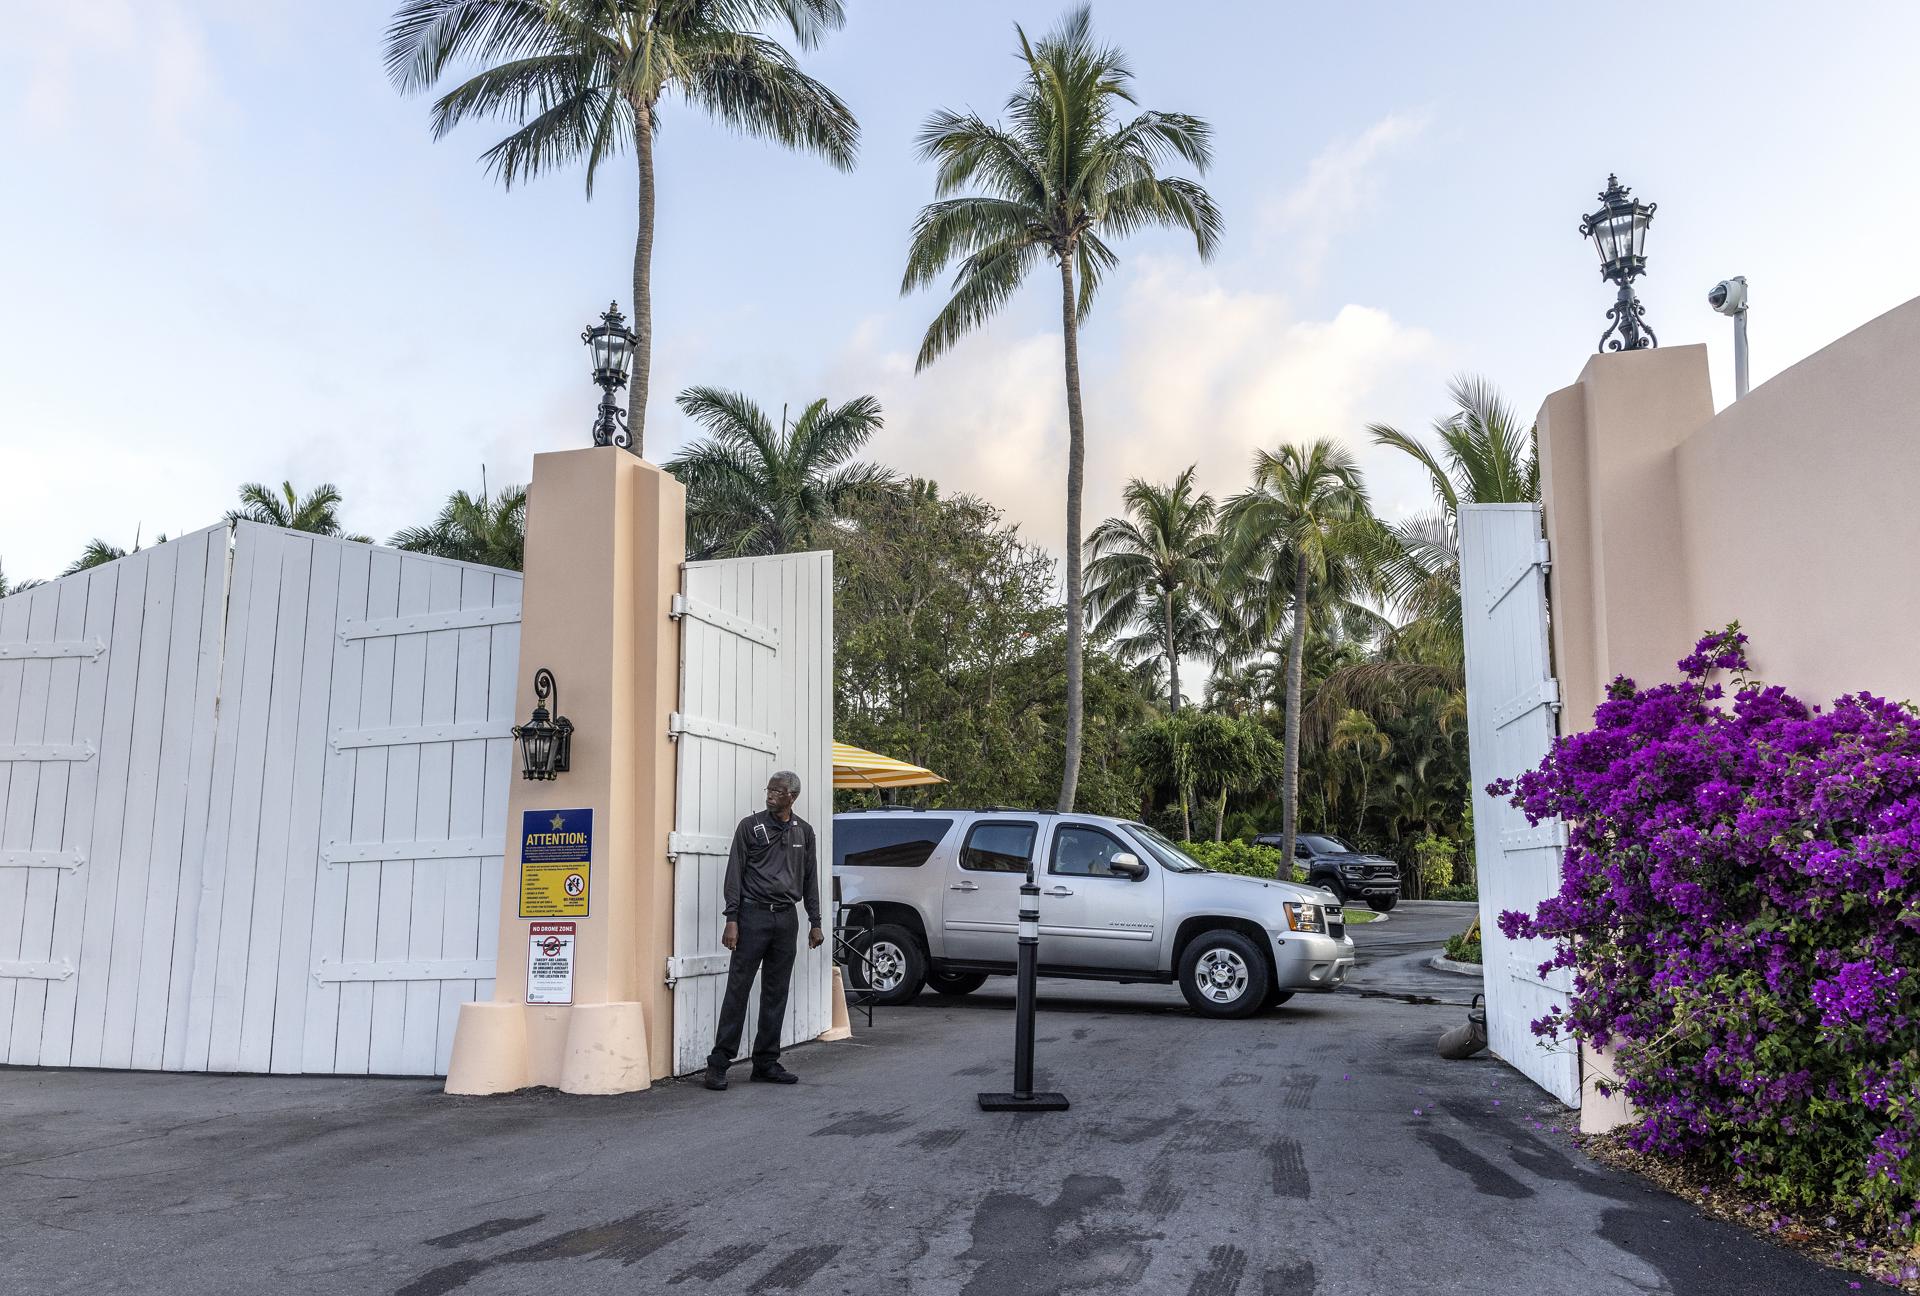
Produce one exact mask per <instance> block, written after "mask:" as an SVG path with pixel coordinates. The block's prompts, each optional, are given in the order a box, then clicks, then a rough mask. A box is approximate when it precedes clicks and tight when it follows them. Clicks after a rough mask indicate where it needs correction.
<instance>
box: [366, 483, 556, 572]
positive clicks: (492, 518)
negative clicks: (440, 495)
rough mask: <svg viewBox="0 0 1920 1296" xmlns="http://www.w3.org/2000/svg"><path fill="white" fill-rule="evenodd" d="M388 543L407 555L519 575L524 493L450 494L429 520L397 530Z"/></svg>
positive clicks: (514, 489)
mask: <svg viewBox="0 0 1920 1296" xmlns="http://www.w3.org/2000/svg"><path fill="white" fill-rule="evenodd" d="M388 543H389V544H391V545H392V546H393V547H394V548H396V549H405V550H408V551H409V552H411V553H424V554H433V555H434V556H435V557H439V558H457V559H459V560H460V561H461V562H471V563H484V564H485V565H487V566H489V567H505V568H507V569H509V570H511V571H519V570H520V569H521V568H522V567H523V566H525V564H526V548H527V488H526V487H524V486H503V487H501V488H500V489H499V490H498V491H495V492H494V493H493V494H491V495H489V494H488V493H487V492H486V491H484V490H483V491H481V492H480V493H479V494H478V495H469V494H467V492H465V491H463V490H462V491H455V492H454V493H453V494H452V495H449V496H448V497H447V502H446V505H445V507H443V508H442V509H441V510H440V513H439V515H438V516H436V517H435V518H434V519H433V521H431V522H429V523H427V524H426V525H425V526H413V527H407V528H405V529H404V530H401V531H397V532H395V533H394V535H393V538H392V539H391V540H389V541H388Z"/></svg>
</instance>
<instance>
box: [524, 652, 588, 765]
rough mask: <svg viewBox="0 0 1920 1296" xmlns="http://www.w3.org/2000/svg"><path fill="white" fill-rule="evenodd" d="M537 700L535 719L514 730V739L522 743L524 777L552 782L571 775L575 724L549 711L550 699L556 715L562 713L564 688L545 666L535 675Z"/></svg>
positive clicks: (535, 695) (534, 686)
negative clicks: (556, 778) (558, 776)
mask: <svg viewBox="0 0 1920 1296" xmlns="http://www.w3.org/2000/svg"><path fill="white" fill-rule="evenodd" d="M533 696H534V703H533V718H532V719H531V720H528V721H527V722H526V723H525V724H523V725H515V726H514V727H513V736H514V737H515V738H518V739H519V740H520V762H521V776H522V777H523V778H530V779H543V780H550V779H553V778H554V777H556V776H557V775H561V774H565V773H566V772H567V766H568V764H569V761H570V758H571V756H572V754H573V721H571V720H569V719H567V718H566V717H565V716H561V717H560V718H558V719H555V718H554V717H553V714H552V712H549V711H548V710H547V699H548V698H552V699H553V710H554V711H558V710H559V709H560V686H559V685H557V684H556V683H554V679H553V672H552V671H550V670H548V669H547V668H546V667H545V666H542V667H541V668H540V669H539V670H537V671H535V672H534V673H533Z"/></svg>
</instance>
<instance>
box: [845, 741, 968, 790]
mask: <svg viewBox="0 0 1920 1296" xmlns="http://www.w3.org/2000/svg"><path fill="white" fill-rule="evenodd" d="M945 782H946V780H945V779H943V778H941V777H940V776H939V775H938V774H935V773H934V772H933V771H932V770H930V769H922V768H920V767H919V766H918V765H909V764H907V763H906V762H905V761H902V760H895V759H894V758H893V757H891V756H882V755H881V754H880V753H878V752H870V751H867V750H866V749H865V748H862V747H853V746H850V745H848V744H847V743H842V742H837V743H835V744H834V745H833V785H834V786H835V787H837V788H892V787H918V786H919V785H921V784H923V783H945Z"/></svg>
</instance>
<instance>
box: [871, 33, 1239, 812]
mask: <svg viewBox="0 0 1920 1296" xmlns="http://www.w3.org/2000/svg"><path fill="white" fill-rule="evenodd" d="M1014 30H1015V32H1016V33H1017V34H1018V36H1019V38H1020V55H1021V58H1022V59H1023V60H1024V62H1025V64H1026V68H1025V73H1024V75H1023V77H1022V78H1021V82H1020V85H1019V87H1018V88H1017V89H1015V90H1014V92H1013V94H1012V95H1011V96H1010V97H1009V99H1008V100H1007V109H1006V111H1007V119H1008V124H1006V125H1004V126H1002V125H995V124H992V123H989V122H988V121H986V120H985V119H983V118H981V117H980V116H978V115H977V114H975V113H971V112H964V113H962V112H953V111H950V110H945V109H943V110H941V111H939V112H936V113H934V114H933V115H932V116H931V117H929V118H927V121H926V124H925V125H924V126H923V127H922V128H921V131H920V153H921V156H922V157H924V158H926V159H928V160H930V161H933V162H936V163H937V164H938V174H937V179H936V181H935V184H936V187H937V189H938V191H939V193H940V195H941V200H940V201H938V202H934V203H930V204H928V205H927V206H926V207H924V208H922V209H921V211H920V215H919V217H918V218H917V219H916V220H915V221H914V226H913V242H912V246H911V248H910V249H909V251H908V253H907V270H906V275H905V277H904V279H903V280H902V282H901V286H900V287H901V292H902V293H903V294H905V293H911V292H913V291H915V290H916V289H919V288H922V287H925V286H927V285H928V284H931V283H933V282H934V281H935V280H936V279H938V278H939V277H940V276H941V275H943V274H944V273H945V272H946V270H947V267H948V266H949V265H952V264H953V263H954V262H956V261H957V262H959V266H958V270H957V273H956V275H955V278H954V283H953V295H952V297H951V298H950V299H949V300H948V302H947V304H946V306H945V307H943V308H942V309H941V311H940V313H939V314H938V315H937V316H935V317H934V320H933V323H932V324H930V325H928V326H927V332H926V337H925V338H924V340H923V341H922V342H921V344H920V355H919V359H918V361H917V363H916V367H917V368H919V369H924V368H926V367H927V366H928V365H930V364H932V363H933V362H934V360H936V359H938V358H939V356H940V355H941V354H942V353H944V352H945V351H946V350H948V349H949V348H950V347H952V346H953V344H954V343H955V342H957V341H959V339H960V338H961V337H963V336H965V335H966V334H967V333H969V332H971V331H972V330H973V329H975V328H977V327H979V326H980V325H982V324H984V323H985V322H986V321H987V320H988V319H990V318H991V317H992V316H993V314H994V312H995V311H997V310H998V309H999V308H1000V307H1001V306H1002V305H1004V304H1005V303H1006V301H1007V300H1008V299H1009V298H1010V297H1012V296H1013V293H1014V290H1015V289H1017V288H1019V286H1020V285H1021V283H1022V282H1023V281H1024V280H1025V279H1026V276H1027V272H1028V271H1029V270H1031V269H1033V267H1034V266H1035V265H1037V264H1038V263H1039V262H1040V261H1041V260H1042V259H1043V258H1051V259H1052V260H1053V262H1054V263H1055V265H1056V266H1057V267H1058V269H1059V272H1060V329H1061V334H1062V338H1063V342H1064V348H1065V361H1066V388H1067V555H1066V556H1067V722H1066V729H1067V733H1066V753H1065V756H1066V759H1065V762H1064V769H1063V770H1062V774H1061V781H1060V802H1059V807H1060V809H1061V810H1062V811H1067V810H1071V809H1072V808H1073V801H1074V793H1075V790H1076V788H1077V786H1078V783H1079V778H1080V730H1081V722H1082V718H1083V710H1084V700H1083V697H1082V683H1083V675H1082V672H1083V668H1084V648H1085V644H1084V640H1085V634H1086V624H1085V619H1086V618H1085V608H1084V605H1083V603H1082V598H1083V593H1084V591H1083V589H1082V571H1081V552H1080V540H1081V535H1080V497H1081V488H1082V482H1083V478H1084V475H1085V463H1086V422H1085V419H1084V417H1083V416H1082V411H1081V402H1080V336H1079V330H1080V323H1081V321H1082V320H1084V319H1085V318H1086V317H1087V313H1088V311H1089V309H1090V308H1091V307H1092V305H1093V298H1094V294H1095V292H1096V291H1097V290H1098V288H1099V286H1100V280H1101V277H1102V276H1103V275H1104V274H1105V273H1106V272H1107V271H1109V270H1111V269H1113V267H1114V266H1116V265H1118V264H1119V257H1118V255H1117V254H1116V253H1115V252H1114V250H1113V248H1112V247H1111V246H1110V245H1109V243H1108V242H1107V239H1108V238H1120V237H1124V236H1125V235H1127V234H1130V233H1132V232H1134V231H1135V230H1139V229H1142V228H1145V227H1148V226H1161V227H1165V228H1171V229H1183V230H1187V231H1190V232H1191V233H1192V234H1193V237H1194V243H1195V246H1196V247H1197V248H1198V250H1199V253H1200V256H1201V258H1202V259H1206V258H1209V257H1211V256H1212V255H1213V251H1214V248H1215V247H1216V246H1217V244H1218V243H1219V239H1220V214H1219V212H1218V211H1217V210H1216V209H1215V207H1214V204H1213V199H1212V197H1211V196H1209V195H1208V193H1207V191H1206V190H1205V189H1203V188H1201V187H1200V186H1199V185H1198V184H1196V183H1194V182H1193V181H1191V180H1187V179H1182V178H1179V177H1174V176H1163V175H1161V174H1160V166H1161V164H1162V163H1163V162H1165V161H1166V160H1168V159H1169V158H1170V157H1178V158H1180V159H1182V160H1184V161H1185V162H1186V163H1187V164H1188V165H1190V166H1192V167H1193V168H1194V169H1195V170H1197V171H1202V172H1204V171H1205V170H1206V168H1207V166H1208V165H1209V163H1210V162H1211V161H1212V145H1211V142H1210V138H1211V134H1212V132H1211V129H1210V128H1209V127H1208V125H1207V124H1206V123H1205V122H1204V121H1202V120H1200V119H1199V118H1198V117H1193V116H1189V115H1188V114H1185V113H1163V112H1143V113H1139V114H1138V115H1136V116H1133V117H1132V118H1130V119H1127V120H1123V119H1122V117H1121V113H1122V112H1123V111H1124V110H1125V108H1126V106H1128V105H1131V104H1133V102H1134V98H1133V91H1132V84H1131V83H1132V79H1133V74H1132V70H1131V68H1130V67H1129V66H1128V64H1127V61H1126V58H1125V56H1124V55H1123V54H1122V53H1121V52H1120V51H1119V50H1118V49H1115V48H1113V47H1111V46H1103V45H1099V44H1096V43H1095V41H1094V37H1093V19H1092V16H1091V11H1090V9H1089V7H1088V6H1086V5H1082V6H1080V7H1079V8H1076V9H1074V10H1073V11H1072V12H1070V13H1069V14H1068V15H1067V17H1066V18H1065V19H1064V20H1063V21H1062V23H1061V25H1060V26H1059V28H1058V29H1057V30H1055V31H1054V32H1053V33H1052V34H1051V35H1049V36H1047V37H1045V38H1044V39H1042V40H1040V41H1037V42H1033V41H1029V40H1028V39H1027V34H1026V32H1025V31H1024V30H1022V29H1020V28H1019V27H1017V26H1016V27H1015V29H1014ZM969 189H971V190H974V192H972V193H968V194H966V195H965V196H961V197H955V196H952V195H957V194H960V193H961V192H962V191H963V190H969Z"/></svg>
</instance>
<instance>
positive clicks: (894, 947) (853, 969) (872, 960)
mask: <svg viewBox="0 0 1920 1296" xmlns="http://www.w3.org/2000/svg"><path fill="white" fill-rule="evenodd" d="M852 945H853V948H854V953H855V957H854V958H852V959H849V960H848V962H847V982H848V984H849V985H850V986H851V987H852V988H853V989H855V990H860V991H870V992H871V993H872V994H873V1001H874V1002H875V1003H877V1004H880V1005H882V1006H885V1007H892V1006H894V1005H895V1004H903V1003H907V1002H908V1001H910V1000H911V999H912V998H913V997H914V996H915V995H917V994H919V993H920V987H921V986H923V985H925V984H926V981H927V956H926V955H925V954H924V953H922V952H921V950H920V941H919V940H918V938H916V937H915V936H914V934H913V933H912V932H910V931H908V930H907V929H906V928H905V927H900V926H896V925H894V924H892V923H886V924H882V925H881V926H879V927H875V928H874V929H873V930H872V931H871V932H860V933H858V934H856V935H855V936H854V938H853V941H852ZM869 968H871V969H872V977H871V981H872V984H868V981H869V977H868V969H869Z"/></svg>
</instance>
